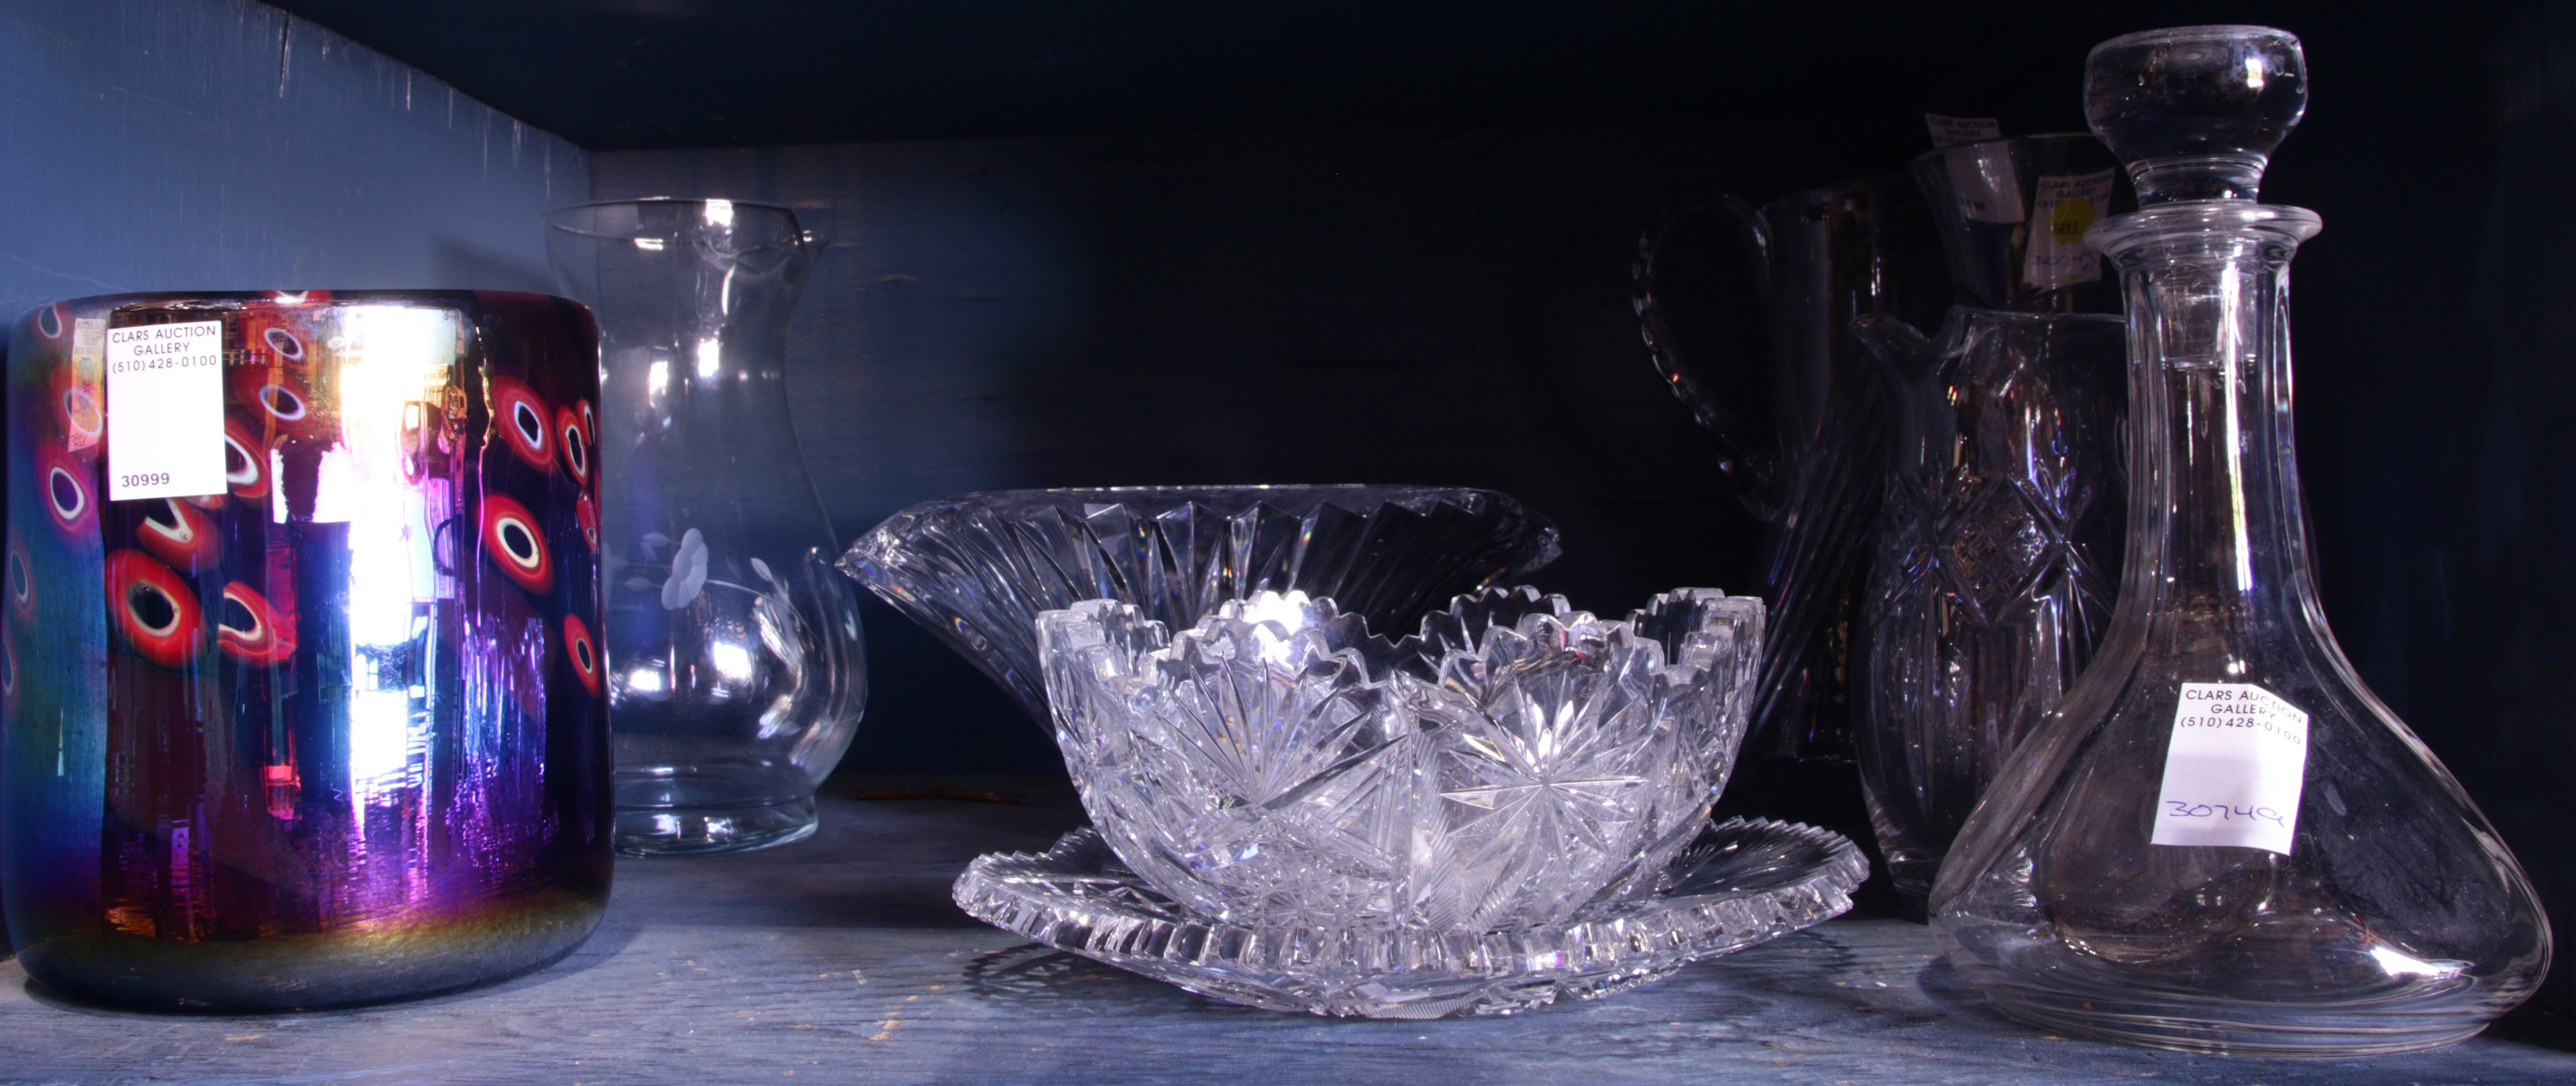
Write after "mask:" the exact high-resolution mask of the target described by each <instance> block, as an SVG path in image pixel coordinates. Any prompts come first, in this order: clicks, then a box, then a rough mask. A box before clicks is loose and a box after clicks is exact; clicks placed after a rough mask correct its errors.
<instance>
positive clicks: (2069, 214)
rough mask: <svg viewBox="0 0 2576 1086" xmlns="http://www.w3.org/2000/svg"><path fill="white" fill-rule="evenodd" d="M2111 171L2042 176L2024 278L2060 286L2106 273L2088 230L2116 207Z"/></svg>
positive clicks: (2032, 208)
mask: <svg viewBox="0 0 2576 1086" xmlns="http://www.w3.org/2000/svg"><path fill="white" fill-rule="evenodd" d="M2111 174H2112V171H2110V170H2104V171H2102V172H2100V173H2088V174H2081V175H2078V176H2075V177H2043V178H2040V179H2039V185H2038V188H2037V190H2036V191H2035V192H2034V193H2033V194H2032V196H2031V200H2030V245H2029V247H2028V248H2027V249H2025V250H2024V253H2025V255H2024V256H2023V258H2022V266H2021V281H2022V282H2024V283H2028V284H2030V285H2031V286H2033V287H2036V288H2038V289H2040V290H2056V289H2058V288H2060V287H2071V286H2074V285H2075V284H2077V283H2089V282H2092V281H2093V280H2096V279H2099V278H2101V277H2102V255H2101V254H2100V253H2096V252H2094V251H2093V247H2092V246H2090V245H2086V244H2084V231H2085V230H2086V229H2087V228H2089V227H2091V226H2092V225H2093V220H2095V219H2099V218H2101V217H2102V216H2104V215H2106V214H2109V213H2110V210H2111Z"/></svg>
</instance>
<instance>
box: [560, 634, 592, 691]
mask: <svg viewBox="0 0 2576 1086" xmlns="http://www.w3.org/2000/svg"><path fill="white" fill-rule="evenodd" d="M563 642H564V656H565V657H566V658H567V659H570V660H571V661H572V673H573V674H575V675H578V676H580V677H581V685H583V686H586V687H589V688H590V692H591V693H593V694H596V693H599V644H598V643H597V642H595V641H592V640H591V639H590V627H589V626H587V625H585V624H583V622H582V621H581V616H580V615H565V616H564V621H563Z"/></svg>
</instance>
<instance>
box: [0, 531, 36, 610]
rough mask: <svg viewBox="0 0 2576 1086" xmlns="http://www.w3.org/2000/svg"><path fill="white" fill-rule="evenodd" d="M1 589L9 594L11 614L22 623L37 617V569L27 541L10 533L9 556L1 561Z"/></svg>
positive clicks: (16, 534) (14, 533)
mask: <svg viewBox="0 0 2576 1086" xmlns="http://www.w3.org/2000/svg"><path fill="white" fill-rule="evenodd" d="M0 587H5V590H6V591H7V592H8V594H9V613H10V614H11V615H14V616H16V617H17V619H18V620H19V621H21V622H25V621H27V620H29V619H33V618H35V617H36V569H35V567H34V566H33V565H32V564H30V562H29V561H28V558H27V541H26V540H23V539H20V538H18V533H16V532H11V533H9V556H8V558H6V559H5V560H0Z"/></svg>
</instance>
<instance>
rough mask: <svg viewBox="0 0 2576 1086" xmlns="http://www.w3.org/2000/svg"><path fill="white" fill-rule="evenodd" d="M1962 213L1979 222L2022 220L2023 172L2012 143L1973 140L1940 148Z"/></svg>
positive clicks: (1951, 186) (1951, 189)
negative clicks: (2015, 162)
mask: <svg viewBox="0 0 2576 1086" xmlns="http://www.w3.org/2000/svg"><path fill="white" fill-rule="evenodd" d="M1941 160H1942V163H1943V164H1944V165H1945V166H1947V167H1948V168H1949V171H1950V191H1952V192H1954V193H1957V194H1958V199H1959V213H1960V214H1962V215H1965V216H1967V217H1969V218H1971V219H1974V220H1976V221H1978V222H2020V221H2021V220H2022V206H2021V174H2020V173H2019V172H2017V171H2015V170H2014V169H2013V160H2012V145H2011V144H2009V143H1971V144H1964V145H1961V146H1958V147H1952V148H1950V149H1949V150H1946V151H1943V152H1941Z"/></svg>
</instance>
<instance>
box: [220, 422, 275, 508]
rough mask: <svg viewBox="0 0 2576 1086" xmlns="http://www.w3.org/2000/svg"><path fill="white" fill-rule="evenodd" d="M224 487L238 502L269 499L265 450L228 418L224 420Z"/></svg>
mask: <svg viewBox="0 0 2576 1086" xmlns="http://www.w3.org/2000/svg"><path fill="white" fill-rule="evenodd" d="M224 485H225V486H227V487H230V488H232V492H233V496H234V497H237V498H249V499H251V500H253V501H257V500H259V499H261V498H265V497H267V496H268V446H267V444H265V443H263V442H261V441H260V440H259V439H258V438H256V437H252V436H251V432H250V427H247V426H244V425H242V424H241V423H240V422H239V421H237V420H234V419H229V418H228V419H225V420H224Z"/></svg>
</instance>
